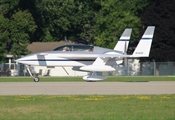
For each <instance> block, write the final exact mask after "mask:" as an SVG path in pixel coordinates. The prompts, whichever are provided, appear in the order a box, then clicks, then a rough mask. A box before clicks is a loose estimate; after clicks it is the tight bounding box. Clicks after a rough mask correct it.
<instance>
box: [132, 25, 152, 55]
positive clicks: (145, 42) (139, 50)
mask: <svg viewBox="0 0 175 120" xmlns="http://www.w3.org/2000/svg"><path fill="white" fill-rule="evenodd" d="M154 30H155V26H148V27H147V29H146V31H145V33H144V34H143V36H142V38H141V40H140V41H139V43H138V45H137V47H136V49H135V51H134V52H133V56H134V57H148V56H149V53H150V49H151V44H152V39H153V34H154Z"/></svg>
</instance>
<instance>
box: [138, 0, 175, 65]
mask: <svg viewBox="0 0 175 120" xmlns="http://www.w3.org/2000/svg"><path fill="white" fill-rule="evenodd" d="M174 6H175V1H169V0H167V1H166V0H154V1H153V0H149V5H148V7H147V8H146V9H145V11H144V13H143V14H141V20H142V23H143V25H144V26H149V25H154V26H156V28H155V35H154V38H153V45H152V49H151V52H150V57H149V60H153V59H154V60H155V61H156V62H165V61H174V60H175V56H174V53H175V49H174V46H175V40H174V36H175V14H174V11H175V7H174Z"/></svg>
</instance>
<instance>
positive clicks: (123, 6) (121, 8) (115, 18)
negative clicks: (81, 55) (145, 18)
mask: <svg viewBox="0 0 175 120" xmlns="http://www.w3.org/2000/svg"><path fill="white" fill-rule="evenodd" d="M100 4H101V9H100V11H99V12H98V14H97V16H96V19H95V21H96V22H95V26H94V30H95V31H94V33H95V34H94V43H95V44H96V45H98V46H103V47H108V48H113V47H114V45H115V44H116V42H117V40H118V38H119V37H120V35H121V33H122V32H123V30H124V29H125V28H128V27H129V28H133V32H132V36H133V37H132V38H136V37H138V34H139V30H140V28H141V26H142V24H141V21H140V18H139V17H138V15H139V13H140V12H141V11H142V9H143V8H144V7H145V6H146V5H147V0H143V1H140V0H133V1H131V0H124V1H120V0H106V1H101V3H100ZM132 40H133V39H132Z"/></svg>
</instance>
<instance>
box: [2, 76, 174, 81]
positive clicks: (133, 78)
mask: <svg viewBox="0 0 175 120" xmlns="http://www.w3.org/2000/svg"><path fill="white" fill-rule="evenodd" d="M147 81H175V76H113V77H111V76H109V77H107V79H106V80H103V81H100V82H147ZM0 82H33V78H31V77H0ZM40 82H85V81H84V80H83V79H82V77H40Z"/></svg>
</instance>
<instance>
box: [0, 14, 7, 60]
mask: <svg viewBox="0 0 175 120" xmlns="http://www.w3.org/2000/svg"><path fill="white" fill-rule="evenodd" d="M6 26H8V19H6V18H4V17H3V16H2V15H0V61H3V59H4V55H5V53H6V52H7V51H6V39H7V38H8V34H9V32H8V30H7V27H6Z"/></svg>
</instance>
